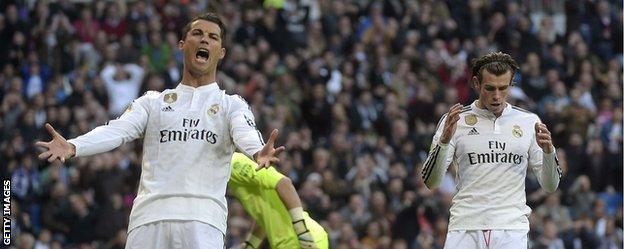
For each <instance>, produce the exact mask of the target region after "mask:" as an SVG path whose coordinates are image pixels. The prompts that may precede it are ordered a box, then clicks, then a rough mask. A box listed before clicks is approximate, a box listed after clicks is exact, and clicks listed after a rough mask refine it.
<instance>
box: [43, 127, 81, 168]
mask: <svg viewBox="0 0 624 249" xmlns="http://www.w3.org/2000/svg"><path fill="white" fill-rule="evenodd" d="M45 128H46V129H47V130H48V132H49V133H50V135H52V141H50V142H42V141H37V142H36V143H35V145H37V146H39V147H43V148H46V149H47V150H46V151H44V152H43V153H41V154H39V159H41V160H44V159H48V162H54V160H56V159H59V160H60V161H61V162H62V163H65V160H66V159H69V158H71V157H72V156H74V155H75V154H76V148H75V147H74V145H73V144H71V143H69V142H67V140H65V138H64V137H63V136H61V134H59V133H58V132H56V130H54V128H53V127H52V125H50V124H49V123H46V124H45Z"/></svg>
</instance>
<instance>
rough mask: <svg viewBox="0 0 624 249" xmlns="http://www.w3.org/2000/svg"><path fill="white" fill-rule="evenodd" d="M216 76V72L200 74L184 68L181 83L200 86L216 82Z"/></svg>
mask: <svg viewBox="0 0 624 249" xmlns="http://www.w3.org/2000/svg"><path fill="white" fill-rule="evenodd" d="M216 78H217V77H216V72H211V73H207V74H199V73H193V72H191V71H189V70H184V72H183V73H182V80H181V82H180V83H181V84H183V85H187V86H192V87H200V86H205V85H209V84H212V83H214V82H216Z"/></svg>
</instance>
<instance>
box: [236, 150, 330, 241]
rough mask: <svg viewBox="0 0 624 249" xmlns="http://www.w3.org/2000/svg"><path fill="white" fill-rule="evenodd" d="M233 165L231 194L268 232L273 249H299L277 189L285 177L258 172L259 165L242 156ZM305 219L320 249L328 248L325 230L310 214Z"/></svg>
mask: <svg viewBox="0 0 624 249" xmlns="http://www.w3.org/2000/svg"><path fill="white" fill-rule="evenodd" d="M231 164H232V175H231V177H230V181H229V182H228V188H229V189H230V193H231V194H232V195H233V196H234V197H235V198H236V199H238V201H240V202H241V204H242V205H243V207H244V208H245V211H247V213H248V214H249V215H250V216H251V217H252V218H253V219H254V220H255V221H256V224H257V225H259V226H260V227H262V229H263V230H264V231H265V232H266V234H267V239H268V241H269V245H270V246H271V248H288V249H292V248H300V246H299V241H298V239H297V235H296V234H295V230H294V229H293V226H292V220H291V218H290V215H289V214H288V210H286V207H285V206H284V203H283V202H282V200H281V199H280V197H279V195H278V193H277V191H276V189H275V187H276V186H277V183H278V182H279V181H280V180H281V179H282V178H283V177H285V176H284V175H282V174H281V173H279V172H278V171H277V170H275V168H273V167H270V168H267V169H261V170H257V171H256V167H257V166H258V164H256V163H255V162H254V161H253V160H251V159H249V158H248V157H247V156H245V155H243V154H241V153H234V155H233V156H232V163H231ZM305 216H306V219H305V223H306V225H307V227H308V229H309V230H310V232H311V233H312V236H313V237H314V239H315V241H316V243H317V245H318V246H319V248H327V247H328V245H327V243H328V241H327V233H326V232H325V230H324V229H323V227H322V226H321V225H319V224H318V223H317V222H316V221H314V220H312V219H311V218H310V217H309V216H308V214H307V213H305Z"/></svg>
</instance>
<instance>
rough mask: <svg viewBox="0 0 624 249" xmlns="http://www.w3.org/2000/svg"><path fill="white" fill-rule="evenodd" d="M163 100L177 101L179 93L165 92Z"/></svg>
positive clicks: (168, 101)
mask: <svg viewBox="0 0 624 249" xmlns="http://www.w3.org/2000/svg"><path fill="white" fill-rule="evenodd" d="M163 100H164V101H165V102H166V103H167V104H171V103H173V102H176V100H178V94H177V93H167V94H165V97H164V98H163Z"/></svg>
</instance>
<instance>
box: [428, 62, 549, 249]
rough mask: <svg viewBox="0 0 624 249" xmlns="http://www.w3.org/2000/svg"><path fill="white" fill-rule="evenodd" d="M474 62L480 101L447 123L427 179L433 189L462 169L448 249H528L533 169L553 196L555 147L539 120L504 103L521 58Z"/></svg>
mask: <svg viewBox="0 0 624 249" xmlns="http://www.w3.org/2000/svg"><path fill="white" fill-rule="evenodd" d="M473 64H475V65H474V66H473V75H475V76H474V77H473V82H474V84H475V89H476V90H477V91H478V92H479V99H478V100H476V101H475V102H473V103H472V104H471V105H470V106H466V107H462V106H460V105H459V104H457V105H454V106H453V107H451V109H450V111H449V112H448V113H447V114H445V115H444V116H443V117H442V118H441V120H440V122H439V124H438V127H437V129H436V133H435V135H434V137H433V142H432V146H431V150H430V153H429V156H428V158H427V160H426V161H425V164H424V166H423V173H422V177H423V180H424V181H425V184H426V185H427V187H429V188H434V187H437V186H438V185H439V184H440V182H441V180H442V177H443V176H444V174H445V172H446V171H447V169H448V167H450V166H453V167H456V169H455V170H456V180H457V192H456V193H455V195H454V196H453V200H452V204H451V208H450V214H451V215H450V221H449V227H448V230H449V232H448V234H447V239H446V242H445V248H492V249H493V248H527V245H528V238H527V234H528V231H529V220H528V216H529V214H530V212H531V209H530V208H529V207H528V206H527V205H526V194H525V177H526V174H527V168H531V170H532V171H533V172H534V173H535V174H536V175H537V177H538V180H539V183H540V185H541V186H542V188H543V189H545V190H546V191H547V192H554V191H555V190H556V189H557V186H558V184H559V179H560V177H561V170H560V168H559V166H558V162H557V158H556V157H555V154H556V153H555V149H554V147H553V145H552V140H551V138H550V133H549V132H548V129H547V128H546V126H545V125H543V124H541V122H540V119H539V117H538V116H537V115H535V114H533V113H530V112H528V111H526V110H523V109H521V108H518V107H515V106H512V105H511V104H509V103H507V102H506V99H507V92H508V90H509V89H508V88H509V87H510V86H511V79H512V77H513V73H514V72H515V71H516V70H517V64H516V63H515V61H513V59H511V57H510V56H508V55H506V54H503V53H490V54H488V55H486V56H484V57H482V58H480V59H478V60H475V62H474V63H473ZM543 148H546V149H543Z"/></svg>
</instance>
